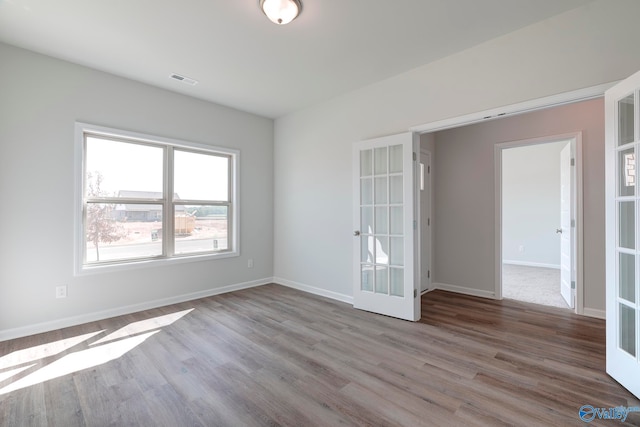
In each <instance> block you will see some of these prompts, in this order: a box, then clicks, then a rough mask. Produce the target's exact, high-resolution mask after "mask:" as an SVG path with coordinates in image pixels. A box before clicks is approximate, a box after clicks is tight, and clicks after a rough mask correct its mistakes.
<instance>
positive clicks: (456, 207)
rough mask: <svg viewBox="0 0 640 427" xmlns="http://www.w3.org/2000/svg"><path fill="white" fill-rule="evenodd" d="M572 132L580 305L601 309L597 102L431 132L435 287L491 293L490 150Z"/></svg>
mask: <svg viewBox="0 0 640 427" xmlns="http://www.w3.org/2000/svg"><path fill="white" fill-rule="evenodd" d="M575 131H582V148H583V157H582V159H583V206H584V208H583V209H584V224H583V229H584V295H583V297H584V306H585V307H586V308H589V309H593V310H604V309H605V287H604V279H605V274H604V273H605V258H604V245H605V241H604V101H603V99H596V100H591V101H584V102H580V103H576V104H570V105H566V106H562V107H557V108H552V109H547V110H541V111H538V112H534V113H529V114H524V115H519V116H514V117H510V118H504V119H500V120H494V121H489V122H485V123H480V124H477V125H471V126H465V127H461V128H458V129H451V130H447V131H443V132H438V133H436V134H435V138H436V163H437V164H438V168H437V169H436V171H435V174H436V176H435V182H436V186H435V190H434V191H435V206H434V207H435V216H436V221H437V225H436V228H435V248H436V250H435V254H434V255H435V265H434V270H435V281H436V282H438V283H443V284H445V285H453V286H456V287H460V288H467V289H472V290H473V291H479V292H481V293H485V294H486V295H492V294H493V293H494V290H495V280H496V279H495V274H494V273H495V270H494V268H495V262H496V260H495V235H494V233H495V227H494V224H495V197H494V196H495V193H494V192H495V189H494V180H495V178H494V168H495V165H494V145H495V144H496V143H499V142H509V141H516V140H522V139H530V138H536V137H543V136H551V135H560V134H564V133H569V132H575ZM460 171H464V173H460ZM461 266H464V268H462V267H461Z"/></svg>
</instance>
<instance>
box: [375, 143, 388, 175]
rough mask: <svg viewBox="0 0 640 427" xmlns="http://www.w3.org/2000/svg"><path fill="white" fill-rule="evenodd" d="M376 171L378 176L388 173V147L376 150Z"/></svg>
mask: <svg viewBox="0 0 640 427" xmlns="http://www.w3.org/2000/svg"><path fill="white" fill-rule="evenodd" d="M373 157H374V159H375V169H374V173H375V174H376V175H380V174H386V173H387V147H380V148H376V150H375V154H374V156H373Z"/></svg>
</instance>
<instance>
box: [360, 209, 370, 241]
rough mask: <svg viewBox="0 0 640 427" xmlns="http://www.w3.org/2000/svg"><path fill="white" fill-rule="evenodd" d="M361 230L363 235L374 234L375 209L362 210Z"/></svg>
mask: <svg viewBox="0 0 640 427" xmlns="http://www.w3.org/2000/svg"><path fill="white" fill-rule="evenodd" d="M360 230H361V232H362V234H373V208H372V207H370V206H365V207H363V208H360Z"/></svg>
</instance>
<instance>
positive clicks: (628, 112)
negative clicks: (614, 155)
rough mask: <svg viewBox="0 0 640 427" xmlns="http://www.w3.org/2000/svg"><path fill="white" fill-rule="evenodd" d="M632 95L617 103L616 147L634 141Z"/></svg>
mask: <svg viewBox="0 0 640 427" xmlns="http://www.w3.org/2000/svg"><path fill="white" fill-rule="evenodd" d="M633 99H634V94H633V93H632V94H631V95H629V96H627V97H626V98H623V99H621V100H620V101H618V145H624V144H628V143H630V142H633V141H634V137H635V129H634V121H635V117H634V110H635V108H634V107H635V105H634V100H633Z"/></svg>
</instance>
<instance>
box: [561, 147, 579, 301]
mask: <svg viewBox="0 0 640 427" xmlns="http://www.w3.org/2000/svg"><path fill="white" fill-rule="evenodd" d="M572 145H573V144H572V143H568V144H567V145H566V146H565V147H564V148H563V149H562V151H560V228H559V229H558V230H557V231H558V232H559V233H560V294H561V295H562V298H564V300H565V302H566V303H567V305H568V306H569V307H571V308H575V277H574V275H573V272H574V268H573V266H574V254H573V252H574V251H573V250H572V247H573V239H574V229H573V227H572V221H571V220H572V218H573V217H574V213H573V209H572V207H573V204H572V200H571V195H572V191H571V189H572V187H573V184H572V175H573V174H572V159H573V155H572Z"/></svg>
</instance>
